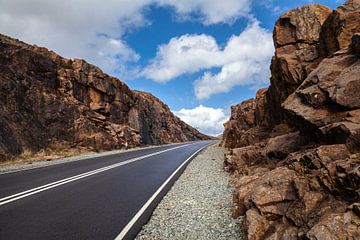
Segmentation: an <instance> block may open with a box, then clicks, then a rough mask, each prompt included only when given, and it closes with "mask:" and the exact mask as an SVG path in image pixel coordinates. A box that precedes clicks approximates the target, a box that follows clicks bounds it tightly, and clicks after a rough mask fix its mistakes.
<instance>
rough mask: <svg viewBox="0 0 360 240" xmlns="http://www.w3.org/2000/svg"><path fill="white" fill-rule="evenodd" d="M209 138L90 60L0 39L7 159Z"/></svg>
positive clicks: (0, 113)
mask: <svg viewBox="0 0 360 240" xmlns="http://www.w3.org/2000/svg"><path fill="white" fill-rule="evenodd" d="M207 138H208V137H207V136H205V135H203V134H201V133H199V132H198V131H197V130H195V129H194V128H192V127H190V126H188V125H186V124H185V123H184V122H182V121H181V120H180V119H179V118H177V117H176V116H174V115H173V114H172V113H171V111H170V109H169V108H168V107H167V106H166V105H165V104H164V103H162V102H161V101H160V100H159V99H157V98H155V97H154V96H152V95H150V94H148V93H143V92H137V91H132V90H130V89H129V88H128V86H127V85H125V84H124V83H123V82H121V81H119V80H118V79H116V78H114V77H111V76H108V75H107V74H105V73H103V72H102V71H101V70H100V69H99V68H97V67H95V66H94V65H91V64H88V63H87V62H85V61H84V60H80V59H75V60H70V59H65V58H62V57H60V56H59V55H57V54H55V53H54V52H51V51H48V50H47V49H45V48H41V47H37V46H30V45H27V44H25V43H23V42H20V41H17V40H15V39H11V38H9V37H6V36H3V35H0V160H4V159H6V158H9V157H12V156H16V155H19V154H21V153H23V152H24V151H27V152H29V151H30V152H33V153H35V152H37V151H40V150H42V149H44V148H54V150H56V148H57V146H60V145H61V146H62V147H66V148H78V147H86V148H89V149H95V150H108V149H116V148H122V147H123V146H124V144H125V142H127V143H128V145H129V147H132V146H138V145H141V144H163V143H170V142H181V141H187V140H199V139H207Z"/></svg>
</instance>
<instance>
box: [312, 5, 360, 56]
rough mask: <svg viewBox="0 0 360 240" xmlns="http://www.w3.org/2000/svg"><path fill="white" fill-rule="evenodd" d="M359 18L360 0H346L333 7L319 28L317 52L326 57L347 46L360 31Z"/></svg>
mask: <svg viewBox="0 0 360 240" xmlns="http://www.w3.org/2000/svg"><path fill="white" fill-rule="evenodd" d="M359 18H360V0H348V1H347V2H346V3H345V4H343V5H341V6H340V7H338V8H335V9H334V11H333V12H332V13H331V14H330V15H329V17H328V18H327V19H326V21H325V22H324V24H323V26H322V28H321V33H320V43H319V46H318V49H319V54H320V55H321V56H323V57H327V56H330V55H332V54H333V53H335V52H337V51H338V50H340V49H344V48H347V47H348V46H349V44H350V43H351V38H352V36H353V35H354V34H355V33H359V32H360V24H359Z"/></svg>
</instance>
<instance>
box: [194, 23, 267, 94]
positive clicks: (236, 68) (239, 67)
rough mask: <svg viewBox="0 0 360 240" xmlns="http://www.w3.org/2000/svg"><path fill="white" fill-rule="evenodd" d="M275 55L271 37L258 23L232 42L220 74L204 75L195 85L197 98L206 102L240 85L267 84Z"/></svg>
mask: <svg viewBox="0 0 360 240" xmlns="http://www.w3.org/2000/svg"><path fill="white" fill-rule="evenodd" d="M273 52H274V47H273V43H272V34H271V33H270V32H269V31H267V30H265V29H263V28H261V27H260V26H259V23H258V22H256V21H255V22H253V23H252V24H251V25H249V26H248V27H247V28H246V29H245V30H244V31H243V32H242V33H241V34H240V35H238V36H233V37H232V38H231V39H230V40H229V42H228V44H227V46H226V47H225V48H224V50H223V52H222V54H223V56H224V58H225V60H224V65H223V66H222V68H221V70H220V72H218V73H216V74H213V73H211V72H205V73H204V75H203V76H202V77H201V78H199V79H197V80H196V81H195V84H194V85H195V95H196V97H197V98H198V99H207V98H209V97H210V96H211V95H213V94H217V93H224V92H229V91H230V90H231V89H232V88H233V87H235V86H239V85H252V86H261V85H264V84H267V83H268V81H269V77H270V70H269V64H270V61H271V57H272V55H273Z"/></svg>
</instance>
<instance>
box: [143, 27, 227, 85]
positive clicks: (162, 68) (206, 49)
mask: <svg viewBox="0 0 360 240" xmlns="http://www.w3.org/2000/svg"><path fill="white" fill-rule="evenodd" d="M219 54H220V49H219V47H218V45H217V43H216V41H215V39H214V38H213V37H211V36H207V35H204V34H202V35H183V36H181V37H178V38H172V39H171V40H170V41H169V43H168V44H165V45H161V46H160V47H159V49H158V52H157V54H156V57H155V58H154V59H153V60H152V62H151V64H150V65H149V66H147V67H146V68H145V69H144V70H143V72H142V73H141V74H142V75H143V76H145V77H147V78H150V79H153V80H154V81H156V82H167V81H169V80H171V79H173V78H175V77H178V76H180V75H182V74H186V73H193V72H197V71H199V70H200V69H202V68H209V67H213V66H214V60H215V59H218V58H219V57H220V55H219Z"/></svg>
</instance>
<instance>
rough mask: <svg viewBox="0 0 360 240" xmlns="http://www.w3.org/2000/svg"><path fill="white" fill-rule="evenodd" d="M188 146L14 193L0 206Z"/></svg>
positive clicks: (1, 201)
mask: <svg viewBox="0 0 360 240" xmlns="http://www.w3.org/2000/svg"><path fill="white" fill-rule="evenodd" d="M188 145H190V144H186V145H181V146H178V147H174V148H170V149H166V150H162V151H159V152H155V153H151V154H148V155H145V156H140V157H137V158H132V159H129V160H126V161H123V162H120V163H116V164H112V165H110V166H107V167H103V168H99V169H95V170H92V171H89V172H85V173H82V174H79V175H76V176H72V177H69V178H65V179H61V180H59V181H56V182H52V183H49V184H45V185H42V186H40V187H36V188H32V189H29V190H26V191H23V192H20V193H16V194H13V195H11V196H7V197H4V198H1V199H0V206H2V205H5V204H7V203H10V202H13V201H16V200H19V199H22V198H25V197H27V196H30V195H34V194H36V193H39V192H43V191H46V190H49V189H52V188H55V187H58V186H61V185H64V184H66V183H70V182H73V181H76V180H79V179H82V178H85V177H89V176H92V175H95V174H98V173H101V172H104V171H107V170H110V169H113V168H116V167H120V166H123V165H125V164H128V163H132V162H136V161H139V160H142V159H144V158H148V157H152V156H155V155H158V154H161V153H164V152H168V151H171V150H175V149H178V148H182V147H185V146H188Z"/></svg>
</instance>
